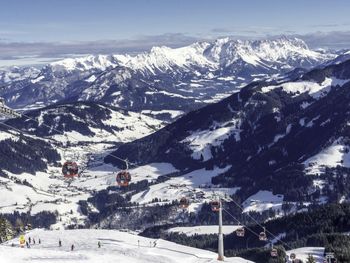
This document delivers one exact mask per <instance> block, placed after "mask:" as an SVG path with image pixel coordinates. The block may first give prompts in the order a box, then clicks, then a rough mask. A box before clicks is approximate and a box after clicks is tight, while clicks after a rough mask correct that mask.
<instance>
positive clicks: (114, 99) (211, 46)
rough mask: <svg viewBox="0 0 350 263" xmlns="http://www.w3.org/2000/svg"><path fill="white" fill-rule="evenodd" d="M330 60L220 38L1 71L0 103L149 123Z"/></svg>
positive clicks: (282, 44) (284, 43)
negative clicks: (104, 112) (113, 113)
mask: <svg viewBox="0 0 350 263" xmlns="http://www.w3.org/2000/svg"><path fill="white" fill-rule="evenodd" d="M336 57H337V54H335V53H329V52H324V51H319V50H318V51H314V50H310V49H309V48H308V47H307V45H306V44H305V43H304V42H303V41H302V40H300V39H295V38H286V37H281V38H278V39H274V40H259V41H241V40H233V39H229V38H224V39H217V40H215V41H213V42H198V43H194V44H192V45H189V46H186V47H182V48H175V49H172V48H168V47H154V48H152V49H151V51H150V52H144V53H140V54H137V55H128V54H124V55H96V56H94V55H91V56H87V57H81V58H69V59H64V60H61V61H57V62H54V63H51V64H48V65H46V66H44V67H43V68H41V69H40V70H37V69H33V68H23V69H21V68H10V69H9V70H3V71H0V83H1V84H2V85H4V86H5V87H4V88H3V89H2V90H1V91H0V95H1V96H3V97H5V99H6V101H7V103H8V104H9V105H10V106H12V107H15V108H33V107H41V106H47V105H50V104H52V103H57V102H71V101H77V100H79V101H95V102H99V103H106V104H109V105H112V106H117V107H122V108H125V109H129V110H134V111H143V110H145V111H148V112H151V111H152V113H153V114H154V115H158V114H159V111H161V112H162V113H165V111H176V114H175V116H178V115H179V114H181V113H183V112H189V111H190V110H193V109H197V108H199V107H201V106H204V105H206V104H208V103H212V102H217V101H219V100H220V99H222V98H224V97H227V96H229V95H230V94H232V93H233V92H237V91H238V90H239V89H240V88H242V87H243V86H244V85H246V84H248V83H250V82H252V81H259V80H262V79H278V78H283V77H289V78H290V77H294V75H293V74H295V68H298V72H300V71H303V70H302V68H304V69H309V68H312V67H315V66H317V65H320V64H323V63H326V62H327V61H330V60H333V59H335V58H336ZM291 71H292V72H291ZM287 73H289V74H287ZM286 74H287V75H286ZM168 113H169V112H168ZM173 113H174V112H173ZM162 117H163V118H164V116H162ZM168 117H169V116H168Z"/></svg>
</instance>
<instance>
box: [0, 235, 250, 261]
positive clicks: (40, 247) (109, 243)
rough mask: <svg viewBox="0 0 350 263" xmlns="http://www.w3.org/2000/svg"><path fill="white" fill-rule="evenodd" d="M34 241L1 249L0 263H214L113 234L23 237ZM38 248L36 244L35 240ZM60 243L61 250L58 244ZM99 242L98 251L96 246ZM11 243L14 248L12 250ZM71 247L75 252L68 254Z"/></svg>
mask: <svg viewBox="0 0 350 263" xmlns="http://www.w3.org/2000/svg"><path fill="white" fill-rule="evenodd" d="M25 237H26V239H28V238H29V237H31V238H32V239H33V238H34V239H35V240H36V244H35V245H34V244H32V246H31V248H30V249H27V248H19V245H18V239H14V240H10V241H8V242H7V243H6V244H5V245H1V246H0V255H1V260H2V262H6V263H20V262H28V261H40V262H43V263H58V262H77V261H78V262H86V263H97V262H105V263H112V262H113V263H114V262H121V263H122V262H130V263H144V262H155V263H168V262H171V263H176V262H179V263H183V262H189V263H197V262H198V263H200V262H206V263H209V262H216V257H217V255H216V254H215V253H213V252H209V251H205V250H201V249H196V248H190V247H186V246H182V245H177V244H175V243H172V242H168V241H165V240H161V239H157V240H156V239H150V238H144V237H141V236H137V235H136V234H133V233H126V232H119V231H113V230H65V231H45V230H40V229H38V230H34V231H31V232H29V233H27V234H26V236H25ZM39 238H40V240H41V244H38V240H39ZM59 240H61V241H62V247H59V246H58V241H59ZM98 242H101V248H98V246H97V244H98ZM12 243H14V244H15V247H11V244H12ZM71 245H74V251H70V250H71ZM225 261H226V262H232V263H241V262H242V263H243V262H251V261H247V260H244V259H242V258H237V257H236V258H226V259H225Z"/></svg>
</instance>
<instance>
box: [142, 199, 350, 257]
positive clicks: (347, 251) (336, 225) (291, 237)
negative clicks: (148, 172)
mask: <svg viewBox="0 0 350 263" xmlns="http://www.w3.org/2000/svg"><path fill="white" fill-rule="evenodd" d="M349 218H350V204H329V205H323V206H320V207H314V208H310V211H308V212H303V213H298V214H295V215H289V216H286V217H283V218H278V219H274V220H271V221H268V222H266V223H265V224H264V226H265V227H266V229H267V230H268V231H270V232H271V233H272V234H273V235H274V236H278V235H280V234H284V237H283V239H282V241H283V242H285V243H286V244H287V245H288V248H297V247H304V246H316V247H317V246H321V247H325V248H326V251H327V252H334V253H335V255H336V258H338V260H339V262H350V236H348V235H346V234H345V233H348V232H350V220H349ZM216 222H217V221H216ZM215 224H217V223H215ZM170 227H173V226H170V225H169V226H167V228H170ZM249 228H250V229H251V230H252V231H254V232H255V233H260V232H261V231H262V228H261V227H260V226H258V225H254V224H251V225H249ZM151 233H152V234H151ZM142 235H144V236H152V237H163V238H166V239H167V240H169V241H173V242H176V243H179V244H183V245H187V246H193V247H197V248H202V249H209V250H213V251H216V250H217V235H194V236H186V235H184V234H179V233H167V232H166V229H165V228H164V227H157V226H155V227H152V228H151V229H147V230H145V231H144V232H143V233H142ZM267 235H268V238H269V239H270V240H272V239H274V237H273V236H272V235H271V234H270V233H269V232H268V233H267ZM285 243H283V244H281V243H280V242H279V243H277V245H285ZM267 244H268V243H267V242H262V241H259V240H258V238H257V237H256V236H255V234H253V233H251V232H250V231H248V230H246V235H245V237H244V238H241V237H237V236H236V234H235V233H232V234H229V235H225V236H224V245H225V253H226V254H227V255H232V256H233V255H237V256H242V257H244V258H247V259H250V260H252V261H255V262H268V261H266V260H265V259H266V258H265V256H263V255H265V254H266V253H268V252H269V250H266V249H265V248H264V247H265V245H267ZM259 258H262V259H264V260H259Z"/></svg>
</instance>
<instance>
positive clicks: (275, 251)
mask: <svg viewBox="0 0 350 263" xmlns="http://www.w3.org/2000/svg"><path fill="white" fill-rule="evenodd" d="M277 256H278V252H277V249H275V248H273V249H271V257H274V258H275V257H277Z"/></svg>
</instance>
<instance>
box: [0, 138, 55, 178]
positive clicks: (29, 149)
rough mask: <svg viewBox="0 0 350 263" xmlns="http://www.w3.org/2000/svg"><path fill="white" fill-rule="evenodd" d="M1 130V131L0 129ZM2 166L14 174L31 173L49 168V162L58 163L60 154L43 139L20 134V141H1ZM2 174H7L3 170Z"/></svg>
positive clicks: (2, 168) (0, 164)
mask: <svg viewBox="0 0 350 263" xmlns="http://www.w3.org/2000/svg"><path fill="white" fill-rule="evenodd" d="M0 132H1V131H0ZM0 156H1V158H0V167H1V170H6V171H9V172H11V173H14V174H20V173H24V172H26V173H31V174H35V172H37V171H43V170H45V169H47V164H48V163H52V164H57V162H58V161H59V160H60V156H59V154H58V153H57V152H56V150H55V149H53V148H52V146H51V145H50V144H49V143H47V142H45V141H42V140H35V139H32V138H29V137H26V136H23V135H20V138H19V139H18V141H14V140H12V139H6V140H2V141H0ZM0 176H6V175H5V173H3V172H1V173H0Z"/></svg>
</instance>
